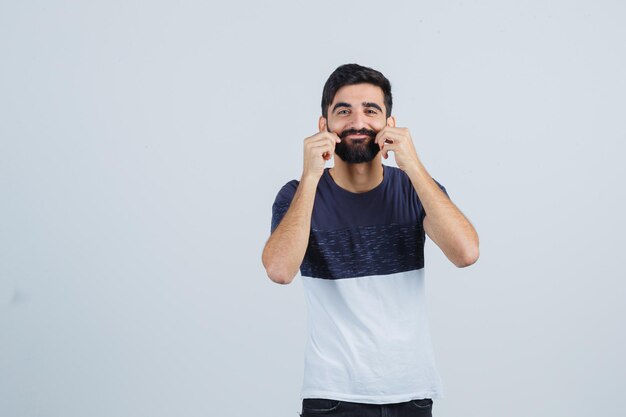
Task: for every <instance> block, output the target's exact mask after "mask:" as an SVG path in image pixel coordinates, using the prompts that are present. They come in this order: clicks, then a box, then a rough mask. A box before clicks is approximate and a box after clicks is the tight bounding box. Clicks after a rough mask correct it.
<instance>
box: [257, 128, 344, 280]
mask: <svg viewBox="0 0 626 417" xmlns="http://www.w3.org/2000/svg"><path fill="white" fill-rule="evenodd" d="M320 130H321V129H320ZM340 141H341V140H340V139H339V137H338V136H337V135H335V134H334V133H330V132H326V131H320V132H319V133H317V134H316V135H313V136H311V137H309V138H307V139H305V140H304V168H303V170H302V178H301V180H300V185H298V189H297V190H296V193H295V194H294V196H293V199H292V200H291V204H290V205H289V209H288V210H287V212H286V213H285V216H284V217H283V218H282V220H281V221H280V223H279V224H278V226H277V227H276V229H275V230H274V231H273V233H272V234H271V236H270V238H269V239H268V241H267V243H266V244H265V248H264V249H263V255H262V261H263V266H264V267H265V270H266V272H267V276H268V277H269V278H270V279H271V280H272V281H274V282H276V283H278V284H289V283H291V281H293V278H294V277H295V276H296V273H297V272H298V269H299V268H300V264H302V260H303V259H304V254H305V253H306V248H307V246H308V244H309V234H310V231H311V214H312V212H313V203H314V202H315V192H316V191H317V184H318V182H319V180H320V177H321V176H322V173H323V172H324V165H325V163H326V161H327V160H329V159H330V158H332V155H333V153H334V151H335V144H336V143H338V142H340Z"/></svg>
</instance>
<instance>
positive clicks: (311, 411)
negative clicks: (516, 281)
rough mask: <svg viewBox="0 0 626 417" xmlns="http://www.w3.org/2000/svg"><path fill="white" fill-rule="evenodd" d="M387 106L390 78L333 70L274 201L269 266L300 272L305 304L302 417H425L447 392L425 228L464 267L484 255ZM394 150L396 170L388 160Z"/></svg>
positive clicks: (284, 274) (283, 277) (266, 255)
mask: <svg viewBox="0 0 626 417" xmlns="http://www.w3.org/2000/svg"><path fill="white" fill-rule="evenodd" d="M391 107H392V96H391V85H390V83H389V81H388V80H387V78H385V77H384V76H383V74H381V73H380V72H378V71H375V70H373V69H371V68H367V67H362V66H360V65H356V64H347V65H342V66H340V67H339V68H337V69H336V70H335V71H334V72H333V73H332V74H331V76H330V77H329V79H328V81H327V82H326V84H325V86H324V91H323V94H322V116H321V117H320V118H319V123H318V127H319V133H317V134H315V135H313V136H311V137H309V138H307V139H305V141H304V164H303V165H304V166H303V170H302V177H301V178H300V181H296V180H293V181H290V182H288V183H287V184H286V185H285V186H284V187H282V189H281V190H280V192H279V193H278V196H277V197H276V201H275V203H274V205H273V212H272V233H271V236H270V238H269V240H268V241H267V243H266V245H265V248H264V250H263V265H264V266H265V268H266V271H267V274H268V276H269V277H270V279H271V280H272V281H274V282H277V283H280V284H289V283H290V282H291V281H292V280H293V278H294V276H295V275H296V273H297V271H298V269H300V272H301V276H302V283H303V286H304V290H305V298H306V300H307V304H308V313H309V323H308V330H309V338H308V342H307V346H306V351H305V369H304V381H303V386H302V391H301V399H302V416H304V417H306V416H309V415H318V416H319V415H322V414H323V415H325V416H326V415H341V416H358V417H367V416H369V415H371V416H380V415H381V414H382V415H394V416H417V415H420V416H430V415H431V408H432V400H431V398H441V397H442V386H441V381H440V378H439V374H438V372H437V370H436V367H435V360H434V355H433V352H432V346H431V341H430V335H429V330H428V323H427V319H426V310H425V304H426V303H425V295H424V242H425V234H428V236H429V237H430V238H431V239H432V240H433V241H434V242H435V243H436V244H437V246H439V248H441V250H442V251H443V253H444V254H445V255H446V256H447V257H448V259H450V261H451V262H453V263H454V264H455V265H456V266H458V267H460V268H461V267H465V266H469V265H471V264H473V263H474V262H476V260H477V259H478V235H477V234H476V231H475V230H474V228H473V227H472V225H471V224H470V222H469V221H468V220H467V219H466V218H465V217H464V216H463V214H462V213H461V212H460V211H459V210H458V209H457V207H456V206H455V205H454V204H453V203H452V202H451V201H450V199H449V198H448V196H447V192H446V190H445V188H444V187H443V186H442V185H440V184H439V183H437V182H436V181H435V180H434V179H433V178H432V177H431V176H430V175H429V174H428V172H427V171H426V169H425V168H424V166H423V165H422V163H421V162H420V160H419V158H418V156H417V152H416V151H415V147H414V145H413V140H412V139H411V135H410V133H409V130H408V129H406V128H399V127H396V120H395V118H394V117H393V116H391ZM389 152H394V155H395V159H396V163H397V164H398V167H399V168H394V167H390V166H386V165H383V164H382V160H381V158H385V159H386V158H387V157H388V153H389ZM333 155H335V156H336V158H335V159H334V167H333V168H325V162H326V161H327V160H329V159H330V158H332V157H333ZM381 409H382V410H381ZM385 409H386V410H387V411H386V412H385V411H384V410H385Z"/></svg>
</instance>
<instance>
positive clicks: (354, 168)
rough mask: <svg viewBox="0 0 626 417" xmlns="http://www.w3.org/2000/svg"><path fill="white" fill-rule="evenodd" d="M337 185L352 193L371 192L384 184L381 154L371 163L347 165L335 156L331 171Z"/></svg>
mask: <svg viewBox="0 0 626 417" xmlns="http://www.w3.org/2000/svg"><path fill="white" fill-rule="evenodd" d="M329 173H330V176H331V177H332V178H333V180H334V181H335V184H337V185H338V186H340V187H341V188H343V189H344V190H347V191H350V192H352V193H364V192H366V191H370V190H372V189H374V188H376V187H377V186H378V185H380V183H381V182H383V164H382V162H381V158H380V154H378V155H376V157H375V158H374V159H373V160H372V161H370V162H364V163H362V164H347V163H345V162H343V161H342V160H341V158H339V157H337V156H335V166H334V167H332V168H331V169H330V172H329Z"/></svg>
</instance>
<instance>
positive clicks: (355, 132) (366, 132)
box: [339, 128, 376, 139]
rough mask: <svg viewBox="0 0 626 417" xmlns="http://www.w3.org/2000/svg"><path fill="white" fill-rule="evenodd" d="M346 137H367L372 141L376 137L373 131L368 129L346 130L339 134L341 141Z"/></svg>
mask: <svg viewBox="0 0 626 417" xmlns="http://www.w3.org/2000/svg"><path fill="white" fill-rule="evenodd" d="M348 135H367V136H369V137H370V139H374V138H375V137H376V132H374V131H373V130H370V129H365V128H363V129H359V130H357V129H346V130H344V131H343V132H341V134H340V135H339V137H340V138H341V139H343V138H345V137H346V136H348Z"/></svg>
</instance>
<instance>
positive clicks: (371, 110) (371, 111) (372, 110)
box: [365, 109, 378, 114]
mask: <svg viewBox="0 0 626 417" xmlns="http://www.w3.org/2000/svg"><path fill="white" fill-rule="evenodd" d="M365 112H366V113H367V114H377V113H378V112H377V111H376V110H374V109H367V110H366V111H365Z"/></svg>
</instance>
